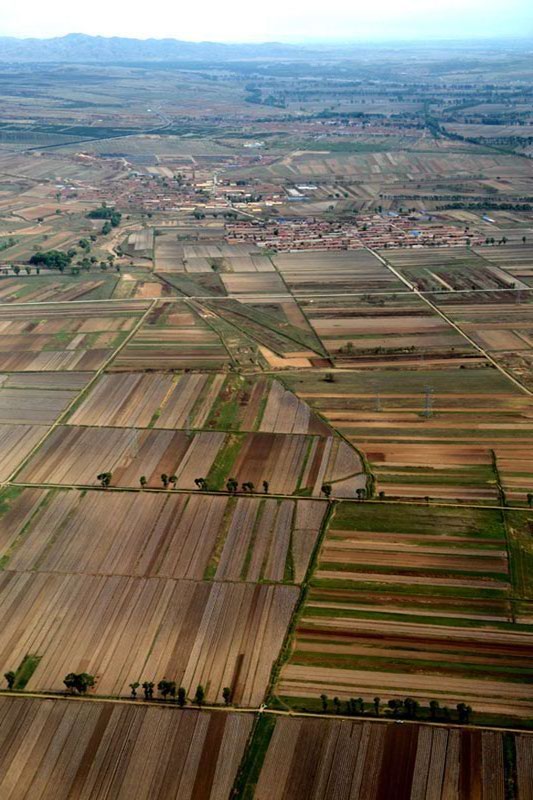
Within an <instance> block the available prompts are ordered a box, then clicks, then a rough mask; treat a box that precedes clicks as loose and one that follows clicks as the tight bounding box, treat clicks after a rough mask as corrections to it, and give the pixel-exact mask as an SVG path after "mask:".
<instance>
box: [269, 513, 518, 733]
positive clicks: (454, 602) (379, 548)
mask: <svg viewBox="0 0 533 800" xmlns="http://www.w3.org/2000/svg"><path fill="white" fill-rule="evenodd" d="M516 514H519V512H516ZM505 515H506V512H505V511H496V510H488V509H487V510H482V509H478V510H475V509H473V508H471V509H468V510H463V511H457V510H455V509H453V508H443V507H440V508H434V509H431V508H424V507H423V506H413V507H411V508H409V507H408V508H405V507H403V508H402V507H401V506H394V505H393V504H388V505H386V506H379V507H376V506H374V507H372V506H369V505H364V506H361V507H360V508H357V507H356V506H355V507H354V506H352V505H349V504H344V505H342V504H341V505H339V506H338V507H337V509H336V511H335V514H334V516H333V519H332V522H331V525H330V527H329V530H328V533H327V535H326V538H325V539H324V541H323V544H322V547H321V550H320V552H319V554H318V563H317V568H316V570H315V572H314V574H313V577H312V579H311V586H310V589H309V592H308V595H307V598H306V603H305V607H304V610H303V613H302V615H301V617H300V619H299V622H298V627H297V630H296V640H295V642H294V647H293V652H292V655H291V657H290V660H289V663H288V664H287V665H286V666H284V667H283V669H282V672H281V675H280V680H279V685H278V687H277V689H276V691H277V692H278V693H279V695H281V696H283V697H289V698H296V700H295V702H296V704H297V705H298V704H301V703H302V702H303V703H306V702H307V699H308V698H317V697H318V696H319V695H320V694H321V693H325V694H327V695H331V696H333V695H337V696H338V697H340V698H342V699H348V698H349V697H353V696H354V694H355V693H357V692H359V693H361V694H363V693H364V694H366V695H367V696H368V698H372V697H374V696H376V695H377V696H381V697H383V696H385V695H386V696H387V697H397V696H398V692H399V691H403V692H404V694H405V695H409V696H412V697H414V698H416V699H417V700H418V701H419V702H420V703H421V705H424V706H426V707H427V706H428V704H429V701H430V700H437V701H438V702H439V703H441V705H455V704H457V703H459V702H465V701H466V702H472V703H473V704H475V708H476V710H477V712H478V713H486V714H489V715H491V714H510V715H515V716H518V717H526V718H527V717H530V716H531V711H532V708H533V692H532V689H531V680H532V677H533V675H532V673H531V669H530V667H531V665H530V664H529V663H528V655H527V654H528V653H529V650H530V646H531V645H530V641H531V628H530V617H529V613H528V608H529V602H530V601H531V597H532V595H531V592H530V588H529V586H528V585H527V584H526V585H525V586H524V583H523V578H522V579H517V577H516V576H517V575H518V574H519V573H520V569H522V573H521V574H522V575H524V573H523V565H524V564H525V563H527V562H525V561H524V559H527V558H528V557H529V556H528V555H527V551H528V545H527V544H526V543H525V542H524V541H523V540H522V541H521V540H520V535H521V534H520V529H519V530H517V531H516V532H515V533H513V534H512V538H511V540H510V541H509V540H508V539H507V535H508V534H507V529H508V521H507V519H506V517H505ZM524 522H525V520H521V518H520V517H518V518H517V517H516V516H515V517H514V518H513V524H514V526H515V527H516V526H517V525H518V526H520V525H521V524H523V523H524ZM518 598H524V599H525V600H526V602H524V599H522V600H518ZM517 601H518V602H517ZM437 676H438V682H437V681H436V678H437ZM298 698H301V699H298ZM304 698H305V699H304Z"/></svg>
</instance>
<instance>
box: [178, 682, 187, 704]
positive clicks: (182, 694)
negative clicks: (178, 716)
mask: <svg viewBox="0 0 533 800" xmlns="http://www.w3.org/2000/svg"><path fill="white" fill-rule="evenodd" d="M186 703H187V693H186V691H185V689H184V688H183V686H180V687H179V689H178V705H179V707H180V708H183V706H184V705H186Z"/></svg>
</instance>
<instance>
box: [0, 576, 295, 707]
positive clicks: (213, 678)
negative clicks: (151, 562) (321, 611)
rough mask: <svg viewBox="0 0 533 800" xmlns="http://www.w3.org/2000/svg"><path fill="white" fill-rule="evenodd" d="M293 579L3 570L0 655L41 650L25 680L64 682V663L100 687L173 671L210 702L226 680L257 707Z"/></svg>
mask: <svg viewBox="0 0 533 800" xmlns="http://www.w3.org/2000/svg"><path fill="white" fill-rule="evenodd" d="M298 592H299V590H298V588H297V587H295V586H274V585H267V584H260V585H255V584H251V583H208V582H195V581H175V580H170V579H166V578H127V577H122V576H116V577H103V576H96V575H62V574H57V573H53V574H52V573H45V572H40V573H34V572H18V573H15V572H9V573H8V572H4V573H1V574H0V609H1V612H2V619H3V620H4V621H5V624H4V625H3V626H2V631H1V632H0V665H1V668H2V671H3V672H6V671H7V670H9V669H14V670H16V669H17V667H18V665H19V664H20V663H21V662H22V660H23V659H24V657H25V656H26V655H27V654H31V655H34V656H37V657H39V658H40V661H39V663H38V665H37V667H36V669H35V671H34V672H33V674H32V676H31V678H30V680H29V682H28V684H27V688H28V689H36V690H54V691H59V690H61V689H64V686H63V678H64V677H65V675H66V674H67V673H68V672H72V671H74V672H83V671H87V672H89V673H90V674H91V675H95V676H96V677H97V684H96V691H97V692H98V693H99V694H104V695H128V694H129V684H130V683H132V682H133V681H140V682H142V681H144V680H151V681H155V683H157V681H158V680H161V678H166V679H167V680H174V681H176V684H177V685H178V686H184V687H185V688H186V690H187V693H188V694H192V695H194V692H195V691H196V687H197V686H198V684H201V685H202V686H204V688H205V690H206V700H207V701H208V702H214V701H216V702H221V693H222V689H223V688H224V687H225V686H229V687H230V688H231V689H232V696H233V698H234V702H235V703H236V704H237V705H243V706H254V707H257V706H258V705H259V703H261V702H262V700H263V697H264V694H265V691H266V689H267V686H268V682H269V678H270V672H271V670H272V666H273V664H274V661H275V660H276V658H277V657H278V654H279V650H280V647H281V645H282V642H283V639H284V636H285V633H286V630H287V626H288V624H289V621H290V618H291V615H292V612H293V610H294V606H295V604H296V601H297V599H298Z"/></svg>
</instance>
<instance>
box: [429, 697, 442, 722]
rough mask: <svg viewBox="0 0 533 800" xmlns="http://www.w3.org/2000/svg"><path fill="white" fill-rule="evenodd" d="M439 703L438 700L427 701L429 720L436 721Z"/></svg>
mask: <svg viewBox="0 0 533 800" xmlns="http://www.w3.org/2000/svg"><path fill="white" fill-rule="evenodd" d="M439 708H440V706H439V701H438V700H430V701H429V714H430V717H431V719H433V720H435V719H437V714H438V713H439Z"/></svg>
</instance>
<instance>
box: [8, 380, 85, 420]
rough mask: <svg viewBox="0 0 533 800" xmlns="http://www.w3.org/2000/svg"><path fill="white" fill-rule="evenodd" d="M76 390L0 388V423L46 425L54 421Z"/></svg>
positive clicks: (74, 395)
mask: <svg viewBox="0 0 533 800" xmlns="http://www.w3.org/2000/svg"><path fill="white" fill-rule="evenodd" d="M76 394H77V391H76V390H74V391H71V390H68V389H48V390H47V389H38V390H34V389H10V388H4V387H2V388H0V424H6V423H14V422H16V423H21V424H27V425H46V424H50V423H52V422H54V420H55V419H56V418H57V417H58V416H59V414H61V412H62V411H63V410H64V409H65V408H66V407H67V406H68V404H69V403H70V402H71V401H72V400H73V399H74V398H75V397H76Z"/></svg>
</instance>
